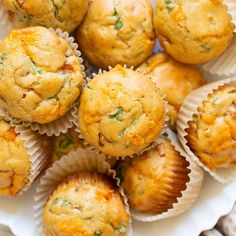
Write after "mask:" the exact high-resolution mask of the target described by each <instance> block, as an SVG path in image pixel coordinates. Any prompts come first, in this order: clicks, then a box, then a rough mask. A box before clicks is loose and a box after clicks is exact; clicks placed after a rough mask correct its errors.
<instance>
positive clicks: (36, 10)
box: [3, 0, 88, 32]
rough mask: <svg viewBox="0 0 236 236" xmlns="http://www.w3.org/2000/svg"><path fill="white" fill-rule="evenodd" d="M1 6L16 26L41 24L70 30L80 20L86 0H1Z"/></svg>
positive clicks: (73, 28) (86, 3) (86, 4)
mask: <svg viewBox="0 0 236 236" xmlns="http://www.w3.org/2000/svg"><path fill="white" fill-rule="evenodd" d="M3 6H4V7H5V8H6V9H7V10H8V15H9V19H10V21H11V22H13V24H14V25H16V26H19V27H25V26H37V25H42V26H45V27H47V28H50V27H52V28H54V29H56V28H61V29H62V30H63V31H68V32H72V31H73V30H75V28H76V27H77V26H78V25H79V24H80V22H81V21H82V19H83V17H84V15H85V13H86V11H87V9H88V0H78V1H75V0H62V1H52V0H46V1H45V0H37V1H35V0H24V1H18V0H3Z"/></svg>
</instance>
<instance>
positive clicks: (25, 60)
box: [0, 27, 83, 124]
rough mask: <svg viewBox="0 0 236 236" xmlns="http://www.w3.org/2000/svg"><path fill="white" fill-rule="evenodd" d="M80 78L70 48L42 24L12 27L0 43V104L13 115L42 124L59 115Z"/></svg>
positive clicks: (76, 90) (74, 93) (73, 98)
mask: <svg viewBox="0 0 236 236" xmlns="http://www.w3.org/2000/svg"><path fill="white" fill-rule="evenodd" d="M82 81H83V74H82V71H81V65H80V62H79V60H78V58H77V57H76V55H75V54H74V52H73V51H72V49H71V48H70V47H69V45H68V44H67V43H66V41H65V40H63V39H62V38H60V37H58V36H57V35H56V34H55V33H54V32H51V31H50V30H48V29H46V28H44V27H29V28H23V29H17V30H13V31H11V32H10V33H9V34H8V36H7V37H6V38H5V39H4V40H3V41H2V43H0V105H1V106H2V107H3V108H5V109H6V110H7V111H8V113H9V114H10V115H11V116H13V117H15V118H19V119H21V120H25V121H29V122H37V123H40V124H44V123H49V122H52V121H54V120H56V119H58V118H60V117H62V116H63V115H64V114H65V113H66V112H67V111H68V110H69V109H70V107H71V106H72V105H73V104H74V102H75V101H76V99H77V98H78V96H79V94H80V89H81V86H82Z"/></svg>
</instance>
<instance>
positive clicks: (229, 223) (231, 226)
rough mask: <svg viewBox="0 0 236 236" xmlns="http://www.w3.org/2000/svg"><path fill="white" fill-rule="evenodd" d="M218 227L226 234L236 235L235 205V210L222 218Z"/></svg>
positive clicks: (235, 208)
mask: <svg viewBox="0 0 236 236" xmlns="http://www.w3.org/2000/svg"><path fill="white" fill-rule="evenodd" d="M216 227H217V229H219V230H220V231H221V232H222V233H223V234H224V235H227V236H235V232H236V206H234V208H233V210H232V211H231V212H230V213H229V214H228V215H227V216H224V217H222V218H220V220H219V222H218V223H217V226H216Z"/></svg>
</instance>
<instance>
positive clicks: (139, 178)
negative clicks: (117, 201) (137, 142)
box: [117, 139, 190, 214]
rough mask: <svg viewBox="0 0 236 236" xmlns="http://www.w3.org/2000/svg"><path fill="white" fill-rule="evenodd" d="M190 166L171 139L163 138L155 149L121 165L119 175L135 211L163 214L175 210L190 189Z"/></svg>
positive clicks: (118, 170)
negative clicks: (183, 192) (180, 199)
mask: <svg viewBox="0 0 236 236" xmlns="http://www.w3.org/2000/svg"><path fill="white" fill-rule="evenodd" d="M188 166H189V162H188V161H186V160H185V159H184V158H183V157H182V156H181V155H180V153H179V152H177V151H176V150H175V148H174V147H173V146H172V144H170V142H169V140H166V139H163V140H162V141H161V143H160V144H159V145H158V146H157V147H155V148H154V149H151V150H149V151H147V152H145V153H144V154H142V155H140V156H137V157H135V158H134V159H130V160H128V161H127V160H125V161H123V162H121V163H120V164H119V166H118V169H117V175H118V177H119V178H120V180H121V186H122V187H123V189H124V191H125V194H126V196H127V198H128V202H129V205H130V207H131V208H132V209H133V210H135V211H137V212H143V213H152V214H161V213H163V212H166V211H167V210H169V209H171V208H172V207H173V204H174V203H176V202H177V198H178V197H181V196H182V194H181V192H182V191H184V190H185V189H186V183H187V182H188V181H189V176H188V174H189V173H190V170H189V169H188Z"/></svg>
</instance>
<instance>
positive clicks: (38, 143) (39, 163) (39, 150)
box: [0, 110, 50, 195]
mask: <svg viewBox="0 0 236 236" xmlns="http://www.w3.org/2000/svg"><path fill="white" fill-rule="evenodd" d="M2 115H3V114H2V113H1V110H0V117H3V116H2ZM10 125H11V127H13V128H14V129H15V132H16V133H17V134H19V135H20V139H21V140H22V141H23V143H24V147H25V149H26V151H27V154H28V156H29V158H30V174H29V176H28V179H27V183H26V185H25V186H24V187H23V188H22V189H21V191H19V192H18V194H17V195H21V194H22V193H24V192H25V191H27V190H28V189H29V187H30V186H31V184H32V183H33V182H34V180H35V179H36V177H37V176H38V175H39V174H40V172H41V171H42V170H43V169H44V167H45V166H46V164H47V162H48V158H49V156H50V152H49V140H48V138H47V137H46V136H40V135H39V134H38V133H36V132H34V131H32V130H30V129H29V128H27V127H24V126H23V125H12V124H10Z"/></svg>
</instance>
